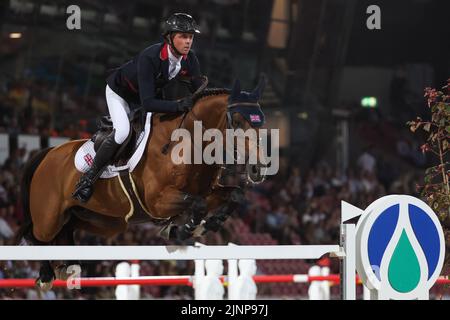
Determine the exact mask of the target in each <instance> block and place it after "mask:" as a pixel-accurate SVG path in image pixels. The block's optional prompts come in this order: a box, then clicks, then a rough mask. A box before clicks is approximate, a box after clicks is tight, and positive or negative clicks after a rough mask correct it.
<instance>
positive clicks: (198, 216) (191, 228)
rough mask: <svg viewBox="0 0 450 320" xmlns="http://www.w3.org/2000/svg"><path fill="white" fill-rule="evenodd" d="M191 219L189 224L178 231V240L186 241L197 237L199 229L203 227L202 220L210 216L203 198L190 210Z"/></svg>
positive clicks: (196, 201)
mask: <svg viewBox="0 0 450 320" xmlns="http://www.w3.org/2000/svg"><path fill="white" fill-rule="evenodd" d="M189 212H190V214H191V218H190V219H189V220H188V222H187V223H185V224H183V225H182V226H180V227H179V228H178V230H177V235H176V236H177V239H179V240H186V239H189V238H191V237H192V236H193V235H196V230H197V228H198V227H199V226H200V225H201V223H202V219H203V218H204V217H205V216H206V215H207V214H208V211H207V204H206V201H205V200H204V199H203V198H198V199H196V200H195V201H194V202H193V203H192V205H191V207H190V208H189Z"/></svg>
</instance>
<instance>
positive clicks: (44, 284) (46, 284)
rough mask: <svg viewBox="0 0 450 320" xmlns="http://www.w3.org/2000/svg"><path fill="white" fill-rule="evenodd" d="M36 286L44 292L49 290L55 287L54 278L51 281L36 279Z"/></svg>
mask: <svg viewBox="0 0 450 320" xmlns="http://www.w3.org/2000/svg"><path fill="white" fill-rule="evenodd" d="M36 287H37V288H38V289H39V290H40V291H42V292H47V291H49V290H51V289H52V288H53V280H52V281H50V282H43V281H41V279H40V278H39V279H37V280H36Z"/></svg>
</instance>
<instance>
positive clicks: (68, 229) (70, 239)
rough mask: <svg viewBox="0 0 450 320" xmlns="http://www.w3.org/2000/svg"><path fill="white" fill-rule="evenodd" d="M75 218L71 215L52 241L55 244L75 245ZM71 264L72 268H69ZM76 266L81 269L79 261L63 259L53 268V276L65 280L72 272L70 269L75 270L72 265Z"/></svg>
mask: <svg viewBox="0 0 450 320" xmlns="http://www.w3.org/2000/svg"><path fill="white" fill-rule="evenodd" d="M75 220H76V218H75V217H72V218H71V219H70V220H69V222H68V223H66V224H65V225H64V227H63V229H62V230H61V231H60V232H59V233H58V235H57V236H56V238H55V240H54V241H53V243H54V244H55V245H69V246H72V245H75V239H74V232H75V229H74V226H75V223H76V221H75ZM70 266H72V268H70ZM76 266H78V269H81V262H80V261H63V262H61V263H58V264H57V265H56V266H55V268H54V272H55V278H56V279H58V280H67V279H68V278H69V276H70V275H71V274H72V271H76V269H75V268H74V267H76Z"/></svg>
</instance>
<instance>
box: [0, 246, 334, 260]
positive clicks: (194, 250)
mask: <svg viewBox="0 0 450 320" xmlns="http://www.w3.org/2000/svg"><path fill="white" fill-rule="evenodd" d="M329 253H331V254H334V255H336V256H339V255H341V248H340V246H339V245H305V246H304V245H282V246H277V245H273V246H233V247H230V246H185V247H184V246H0V260H30V261H31V260H213V259H218V260H227V259H255V260H263V259H319V258H320V257H322V256H323V255H324V254H329Z"/></svg>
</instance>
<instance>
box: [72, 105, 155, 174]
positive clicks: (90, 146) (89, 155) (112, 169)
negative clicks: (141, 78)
mask: <svg viewBox="0 0 450 320" xmlns="http://www.w3.org/2000/svg"><path fill="white" fill-rule="evenodd" d="M151 117H152V114H151V112H148V113H147V117H146V119H145V127H144V131H143V132H141V134H140V136H139V139H138V140H137V142H136V146H137V149H136V151H135V152H134V153H133V155H132V156H131V158H130V159H129V160H128V162H127V164H126V165H124V166H121V167H116V166H107V167H106V168H105V170H104V171H103V173H102V175H101V176H100V178H103V179H108V178H112V177H116V176H118V175H119V171H121V170H124V169H128V171H130V172H132V171H133V170H134V168H136V166H137V164H138V163H139V160H140V159H141V157H142V155H143V154H144V150H145V146H146V145H147V140H148V137H149V136H150V127H151ZM94 157H95V151H94V142H92V140H88V141H86V142H85V143H84V144H83V145H82V146H81V147H80V148H79V149H78V151H77V153H76V154H75V167H76V168H77V170H78V171H80V172H86V171H87V170H88V169H89V168H90V166H91V165H92V162H93V160H94Z"/></svg>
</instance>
